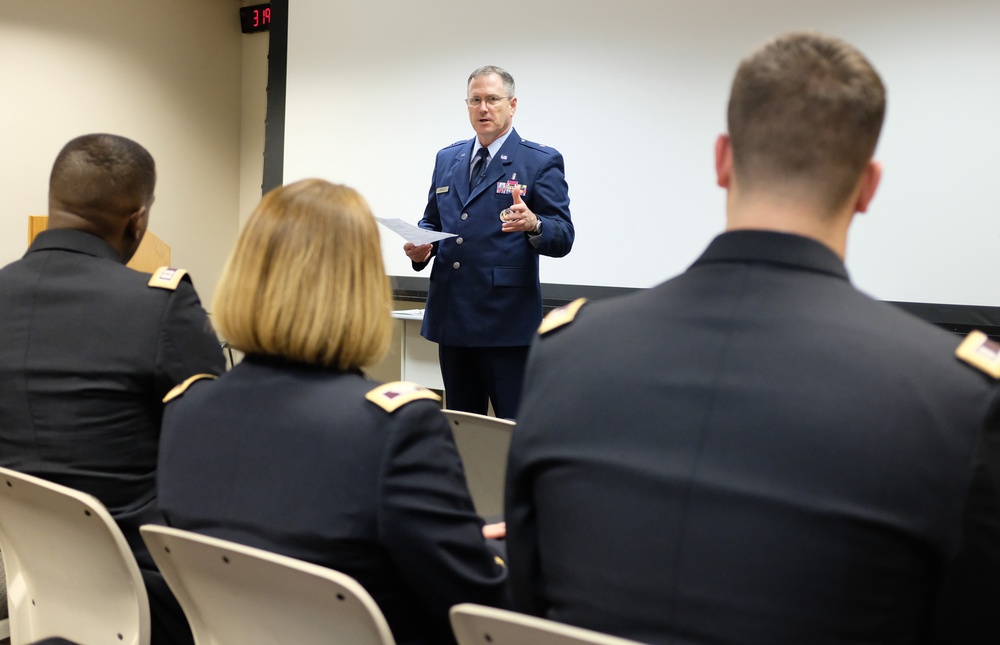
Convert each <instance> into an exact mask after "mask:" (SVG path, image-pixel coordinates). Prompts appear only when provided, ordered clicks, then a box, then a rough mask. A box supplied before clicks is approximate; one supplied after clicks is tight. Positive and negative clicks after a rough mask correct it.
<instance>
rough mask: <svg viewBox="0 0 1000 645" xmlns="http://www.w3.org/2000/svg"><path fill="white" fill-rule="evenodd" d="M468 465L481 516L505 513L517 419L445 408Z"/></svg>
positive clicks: (469, 478) (478, 511) (469, 483)
mask: <svg viewBox="0 0 1000 645" xmlns="http://www.w3.org/2000/svg"><path fill="white" fill-rule="evenodd" d="M444 415H445V416H446V417H447V418H448V423H450V424H451V432H452V435H454V437H455V445H456V446H458V454H459V455H460V456H461V457H462V466H463V467H464V468H465V479H466V482H467V483H468V485H469V494H471V495H472V503H473V504H474V505H475V507H476V513H478V514H479V515H480V516H481V517H487V518H494V517H496V516H499V515H502V514H503V489H504V479H505V478H506V476H507V452H508V451H509V450H510V437H511V432H513V430H514V425H515V424H514V422H513V421H508V420H507V419H498V418H496V417H487V416H483V415H480V414H472V413H471V412H458V411H456V410H444Z"/></svg>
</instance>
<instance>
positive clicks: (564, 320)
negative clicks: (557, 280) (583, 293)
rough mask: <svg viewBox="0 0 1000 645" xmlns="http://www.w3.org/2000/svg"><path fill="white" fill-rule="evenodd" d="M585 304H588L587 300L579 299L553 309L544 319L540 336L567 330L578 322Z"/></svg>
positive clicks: (539, 331)
mask: <svg viewBox="0 0 1000 645" xmlns="http://www.w3.org/2000/svg"><path fill="white" fill-rule="evenodd" d="M585 304H587V299H586V298H577V299H576V300H574V301H573V302H571V303H569V304H565V305H563V306H562V307H558V308H556V309H553V310H552V311H550V312H549V313H548V314H546V315H545V318H543V319H542V324H541V325H539V327H538V335H539V336H542V337H545V336H548V335H549V334H552V333H555V332H556V331H558V330H560V329H563V328H565V327H566V326H568V325H569V324H570V323H572V322H573V321H574V320H576V317H577V315H578V314H579V313H580V310H581V309H582V308H583V306H584V305H585Z"/></svg>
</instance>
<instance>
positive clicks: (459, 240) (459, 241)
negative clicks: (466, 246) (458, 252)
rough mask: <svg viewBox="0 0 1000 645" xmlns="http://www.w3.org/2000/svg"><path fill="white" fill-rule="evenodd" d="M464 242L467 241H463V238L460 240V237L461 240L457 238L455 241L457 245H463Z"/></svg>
mask: <svg viewBox="0 0 1000 645" xmlns="http://www.w3.org/2000/svg"><path fill="white" fill-rule="evenodd" d="M464 241H465V240H463V239H462V238H460V237H459V238H457V239H456V240H455V244H461V243H462V242H464Z"/></svg>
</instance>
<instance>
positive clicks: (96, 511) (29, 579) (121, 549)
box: [0, 468, 150, 645]
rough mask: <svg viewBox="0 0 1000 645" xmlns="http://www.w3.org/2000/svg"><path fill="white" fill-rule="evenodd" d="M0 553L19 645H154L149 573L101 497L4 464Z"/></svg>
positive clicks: (0, 470)
mask: <svg viewBox="0 0 1000 645" xmlns="http://www.w3.org/2000/svg"><path fill="white" fill-rule="evenodd" d="M0 552H2V554H3V561H4V566H5V568H6V572H7V603H8V607H9V608H10V623H9V625H10V636H11V642H12V643H13V644H14V645H17V644H18V643H30V642H34V641H37V640H41V639H43V638H47V637H50V636H61V637H63V638H66V639H69V640H71V641H76V642H80V643H115V644H118V643H121V644H123V645H148V643H149V630H150V617H149V601H148V599H147V597H146V587H145V586H144V584H143V581H142V574H141V572H140V571H139V566H138V565H137V564H136V561H135V556H134V555H132V550H131V549H130V548H129V545H128V542H126V540H125V536H124V535H122V532H121V529H120V528H118V525H117V524H116V523H115V520H114V518H112V517H111V514H110V513H108V511H107V509H106V508H105V507H104V505H103V504H101V503H100V502H99V501H98V500H97V499H96V498H94V497H92V496H90V495H88V494H86V493H81V492H80V491H77V490H74V489H72V488H67V487H65V486H60V485H58V484H53V483H52V482H49V481H46V480H44V479H39V478H38V477H32V476H30V475H25V474H22V473H18V472H15V471H13V470H9V469H7V468H0Z"/></svg>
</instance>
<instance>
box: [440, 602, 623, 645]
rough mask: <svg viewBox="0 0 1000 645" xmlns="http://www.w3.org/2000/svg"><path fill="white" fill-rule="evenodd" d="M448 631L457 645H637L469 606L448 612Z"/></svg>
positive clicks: (533, 619)
mask: <svg viewBox="0 0 1000 645" xmlns="http://www.w3.org/2000/svg"><path fill="white" fill-rule="evenodd" d="M451 627H452V630H453V631H454V632H455V638H457V639H458V645H522V644H523V643H531V645H640V644H639V643H637V642H636V641H631V640H627V639H624V638H618V637H617V636H610V635H608V634H602V633H600V632H595V631H591V630H589V629H581V628H580V627H571V626H570V625H563V624H562V623H557V622H555V621H552V620H546V619H544V618H536V617H534V616H526V615H525V614H519V613H517V612H513V611H506V610H504V609H494V608H493V607H484V606H482V605H473V604H470V603H464V604H461V605H455V606H454V607H452V608H451Z"/></svg>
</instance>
